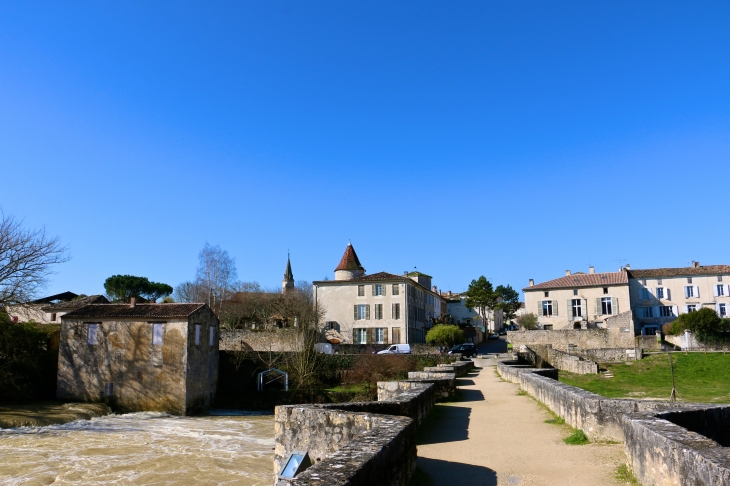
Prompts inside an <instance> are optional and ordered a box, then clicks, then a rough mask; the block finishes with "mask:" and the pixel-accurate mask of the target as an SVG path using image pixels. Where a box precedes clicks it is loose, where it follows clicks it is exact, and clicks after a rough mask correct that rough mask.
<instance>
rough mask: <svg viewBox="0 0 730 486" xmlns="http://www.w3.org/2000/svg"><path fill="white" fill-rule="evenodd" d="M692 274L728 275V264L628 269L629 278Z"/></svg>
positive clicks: (729, 271) (729, 270) (729, 266)
mask: <svg viewBox="0 0 730 486" xmlns="http://www.w3.org/2000/svg"><path fill="white" fill-rule="evenodd" d="M693 275H730V265H705V266H698V267H681V268H649V269H646V270H640V269H637V270H629V277H630V278H661V277H691V276H693Z"/></svg>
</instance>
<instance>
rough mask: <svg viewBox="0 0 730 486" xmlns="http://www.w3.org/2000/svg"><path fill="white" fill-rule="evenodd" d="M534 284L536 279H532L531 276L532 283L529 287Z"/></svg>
mask: <svg viewBox="0 0 730 486" xmlns="http://www.w3.org/2000/svg"><path fill="white" fill-rule="evenodd" d="M533 285H535V279H532V278H531V279H530V285H529V287H532V286H533Z"/></svg>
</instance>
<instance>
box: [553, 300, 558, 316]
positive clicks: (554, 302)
mask: <svg viewBox="0 0 730 486" xmlns="http://www.w3.org/2000/svg"><path fill="white" fill-rule="evenodd" d="M553 315H554V316H557V315H558V301H557V300H554V301H553Z"/></svg>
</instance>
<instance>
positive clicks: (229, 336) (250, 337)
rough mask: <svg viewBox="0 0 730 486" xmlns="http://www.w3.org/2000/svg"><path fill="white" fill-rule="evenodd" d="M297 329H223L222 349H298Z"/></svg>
mask: <svg viewBox="0 0 730 486" xmlns="http://www.w3.org/2000/svg"><path fill="white" fill-rule="evenodd" d="M297 333H298V330H297V329H286V328H285V329H262V330H249V329H234V330H224V329H221V333H220V334H221V336H220V343H219V349H220V350H221V351H259V352H262V351H271V352H274V353H276V352H282V351H298V349H299V347H298V345H297Z"/></svg>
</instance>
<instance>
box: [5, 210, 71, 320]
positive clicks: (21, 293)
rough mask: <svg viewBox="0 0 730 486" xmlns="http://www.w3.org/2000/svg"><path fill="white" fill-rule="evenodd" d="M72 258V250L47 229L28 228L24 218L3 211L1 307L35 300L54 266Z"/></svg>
mask: <svg viewBox="0 0 730 486" xmlns="http://www.w3.org/2000/svg"><path fill="white" fill-rule="evenodd" d="M69 259H70V257H69V255H68V249H67V248H66V247H64V246H61V243H60V241H59V239H58V237H49V236H47V235H46V230H45V228H43V229H40V230H29V229H25V228H24V227H23V225H22V221H17V220H16V219H15V218H14V217H13V216H5V214H4V213H2V212H0V306H5V305H14V304H24V303H27V302H29V301H31V300H33V298H35V297H36V296H37V293H38V292H39V291H40V290H41V289H43V288H44V287H45V286H46V285H47V283H48V276H49V275H51V274H52V273H53V271H52V267H53V265H56V264H58V263H63V262H67V261H68V260H69Z"/></svg>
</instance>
